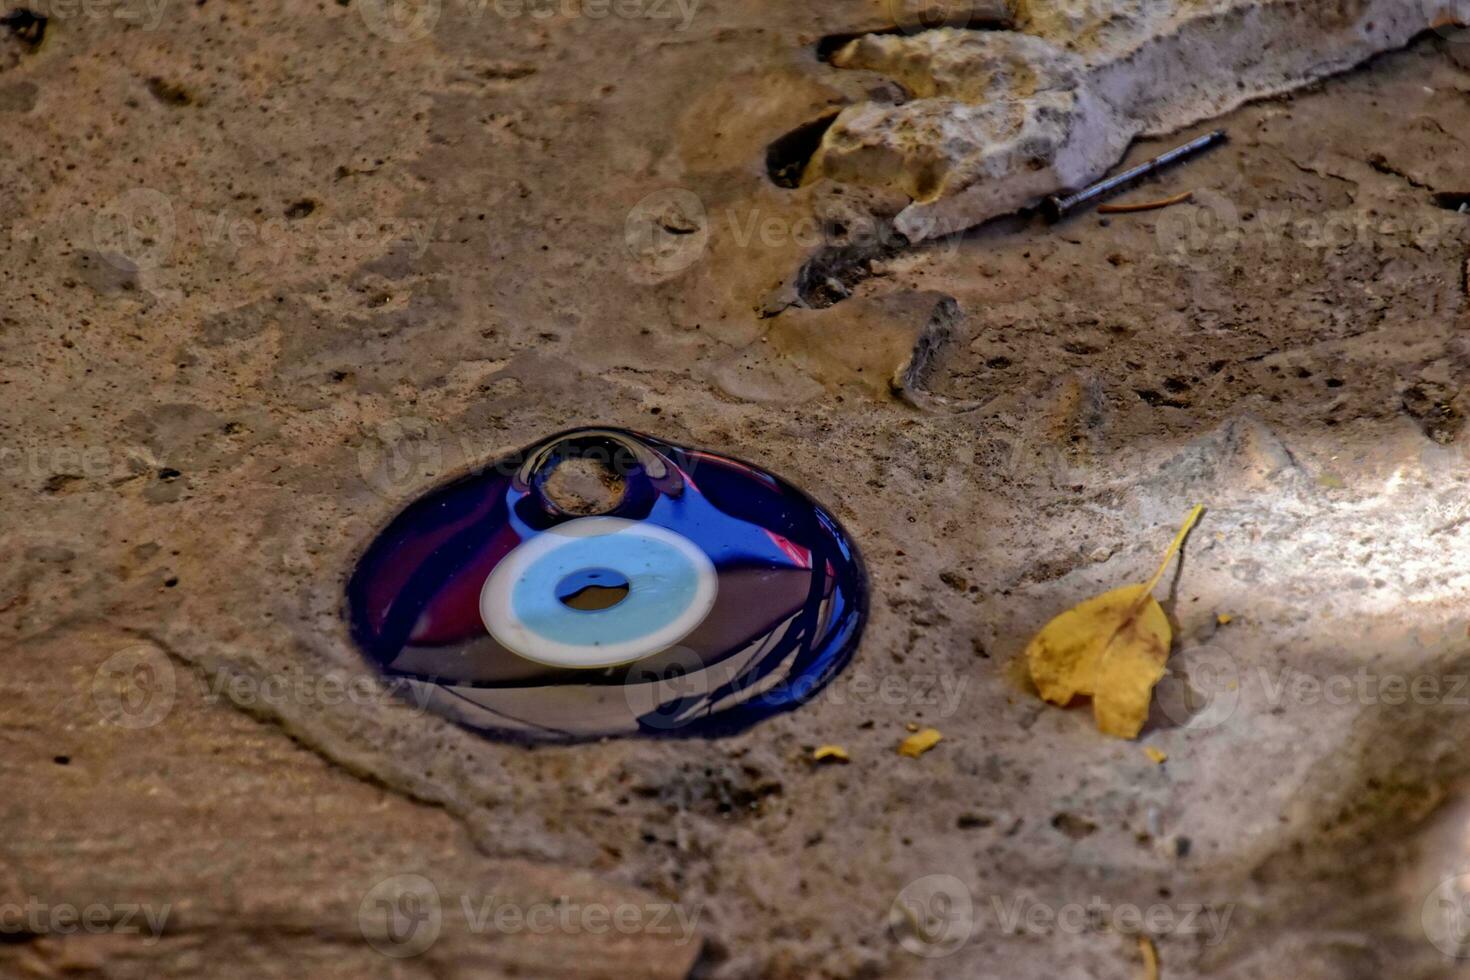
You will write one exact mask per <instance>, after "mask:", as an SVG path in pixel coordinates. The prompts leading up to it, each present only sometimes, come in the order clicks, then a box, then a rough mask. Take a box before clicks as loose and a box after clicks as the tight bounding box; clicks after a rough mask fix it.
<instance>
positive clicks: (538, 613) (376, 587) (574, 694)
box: [347, 428, 867, 741]
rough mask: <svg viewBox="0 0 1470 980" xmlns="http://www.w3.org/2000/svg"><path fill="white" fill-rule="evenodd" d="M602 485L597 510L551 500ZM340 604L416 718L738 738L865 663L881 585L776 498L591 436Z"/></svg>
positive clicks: (393, 542) (781, 495)
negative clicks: (874, 593)
mask: <svg viewBox="0 0 1470 980" xmlns="http://www.w3.org/2000/svg"><path fill="white" fill-rule="evenodd" d="M588 465H591V466H592V467H593V469H594V470H595V472H596V473H598V474H600V475H601V477H602V484H601V486H602V489H603V490H605V491H606V492H605V494H602V495H601V499H599V500H597V501H595V502H592V503H590V504H589V502H588V500H587V499H585V498H583V497H578V496H577V495H575V494H573V495H571V496H572V497H573V498H574V499H571V500H570V501H569V499H568V498H567V495H566V494H565V493H560V494H559V493H558V492H557V489H556V486H555V482H556V478H555V476H554V474H557V472H558V470H560V469H561V468H562V467H568V469H567V470H566V471H565V472H572V471H573V469H574V468H576V469H581V470H585V469H586V467H587V466H588ZM592 496H593V497H598V496H599V495H598V494H593V495H592ZM347 600H348V615H349V618H350V623H351V631H352V636H353V638H354V640H355V641H356V643H357V644H358V645H359V646H360V647H361V649H362V651H363V653H364V654H365V655H366V656H367V657H368V658H369V659H370V660H371V661H372V662H373V663H375V664H376V665H377V666H378V667H379V668H380V669H381V670H382V671H383V672H384V673H385V674H387V675H389V676H390V677H391V678H392V679H393V680H394V681H395V683H397V684H400V685H401V684H406V685H408V686H409V687H410V688H411V690H410V692H409V693H410V695H411V697H412V698H413V700H414V701H415V702H416V703H425V704H427V705H429V706H430V707H432V708H433V709H434V710H436V711H438V712H440V713H441V714H444V715H446V716H448V717H451V718H453V719H455V720H456V721H458V722H460V723H462V724H465V725H467V726H469V727H472V728H476V729H480V730H482V731H485V732H487V733H489V734H492V735H497V736H501V737H508V738H517V739H523V740H538V741H546V740H563V741H564V740H574V739H582V738H596V737H602V736H608V735H628V734H637V733H642V734H657V735H718V734H725V733H729V732H734V731H739V730H741V729H743V728H745V727H747V726H749V725H751V724H752V723H754V722H756V721H758V720H759V719H761V718H763V717H766V716H768V715H770V714H772V713H775V712H778V711H783V710H787V709H790V708H793V707H795V706H797V705H799V704H801V703H802V702H804V701H806V700H809V699H811V698H812V697H814V696H815V695H816V693H817V692H818V691H819V690H820V689H821V688H822V687H823V686H824V685H825V684H827V683H828V682H829V681H830V680H831V679H832V677H833V676H834V675H835V674H836V673H837V672H838V671H840V670H841V669H842V668H843V667H844V666H845V665H846V664H847V662H848V660H849V659H851V657H852V654H853V652H854V649H855V647H856V645H857V641H858V637H859V634H860V633H861V632H862V627H863V622H864V619H865V618H866V613H867V583H866V578H865V575H864V571H863V567H862V561H861V559H860V557H859V556H858V552H857V549H856V548H855V547H854V546H853V544H852V542H851V541H850V540H849V539H848V536H847V534H846V532H845V531H843V529H842V527H841V526H840V525H839V524H838V523H837V521H836V519H835V518H833V517H832V515H831V514H829V513H828V512H827V511H826V510H824V509H823V508H822V507H821V506H819V505H818V504H816V503H815V502H813V501H812V500H811V498H809V497H807V496H806V495H805V494H804V493H802V492H801V491H800V490H798V489H797V488H796V487H794V486H792V485H791V484H790V483H787V482H786V481H785V480H782V479H781V478H780V477H777V476H775V475H773V474H771V473H768V472H766V471H764V470H762V469H759V468H758V467H755V466H752V465H750V464H748V463H743V462H740V461H739V460H736V459H731V458H729V457H726V456H721V455H718V454H716V453H712V452H707V451H704V450H698V449H689V448H685V447H682V446H677V445H674V444H672V443H668V442H664V441H662V440H658V439H654V438H652V437H650V436H646V435H641V434H639V433H635V432H629V431H624V430H620V429H609V428H587V429H576V430H572V431H569V432H563V433H561V434H559V435H556V436H552V437H551V438H549V439H547V440H545V441H543V442H540V443H537V444H536V445H533V446H531V447H529V448H527V449H525V450H523V451H521V452H518V453H513V454H511V455H510V456H507V457H504V458H502V459H499V460H496V461H494V462H492V463H490V464H489V465H487V466H484V467H481V468H479V469H477V470H475V471H474V472H471V473H469V474H466V475H464V476H461V477H459V478H458V479H455V480H453V481H452V482H450V483H447V484H445V485H443V486H440V487H438V488H436V489H434V490H431V491H430V492H429V493H427V494H426V495H424V496H423V497H420V498H419V499H418V500H416V501H414V502H413V503H412V504H410V505H409V506H408V507H407V508H406V509H404V510H403V511H402V512H401V513H400V514H399V515H398V516H397V517H395V518H394V519H393V520H392V521H391V522H390V523H389V524H388V526H387V527H386V528H385V529H384V530H383V531H382V533H380V534H379V535H378V537H377V538H376V539H375V540H374V541H373V542H372V543H371V544H370V545H369V546H368V548H367V550H366V552H365V553H364V554H363V555H362V557H361V559H360V560H359V562H358V565H357V568H356V569H355V571H354V572H353V575H352V577H351V579H350V581H349V583H348V587H347Z"/></svg>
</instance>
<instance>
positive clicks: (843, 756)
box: [812, 745, 848, 762]
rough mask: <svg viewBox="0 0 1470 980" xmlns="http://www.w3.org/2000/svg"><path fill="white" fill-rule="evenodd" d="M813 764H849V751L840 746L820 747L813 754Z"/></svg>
mask: <svg viewBox="0 0 1470 980" xmlns="http://www.w3.org/2000/svg"><path fill="white" fill-rule="evenodd" d="M812 761H813V762H847V761H848V758H847V750H846V749H844V748H843V747H842V746H840V745H819V746H817V748H816V749H815V751H813V752H812Z"/></svg>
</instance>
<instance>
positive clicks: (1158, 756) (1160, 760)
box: [1143, 745, 1169, 766]
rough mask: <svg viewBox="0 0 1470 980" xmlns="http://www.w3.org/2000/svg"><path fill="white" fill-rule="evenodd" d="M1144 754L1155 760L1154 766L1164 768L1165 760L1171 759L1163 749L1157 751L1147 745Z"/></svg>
mask: <svg viewBox="0 0 1470 980" xmlns="http://www.w3.org/2000/svg"><path fill="white" fill-rule="evenodd" d="M1143 754H1144V755H1146V756H1148V757H1149V758H1150V759H1152V760H1154V765H1157V766H1162V765H1163V764H1164V760H1165V759H1167V758H1169V753H1167V752H1165V751H1164V750H1163V749H1156V748H1154V747H1153V746H1152V745H1145V746H1144V747H1143Z"/></svg>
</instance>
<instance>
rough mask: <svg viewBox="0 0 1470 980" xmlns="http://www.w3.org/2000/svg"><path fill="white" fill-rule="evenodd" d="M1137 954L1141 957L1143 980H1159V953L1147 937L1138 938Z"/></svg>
mask: <svg viewBox="0 0 1470 980" xmlns="http://www.w3.org/2000/svg"><path fill="white" fill-rule="evenodd" d="M1138 952H1139V953H1140V954H1141V955H1142V956H1143V980H1159V951H1158V948H1157V947H1155V946H1154V941H1153V940H1152V939H1150V938H1149V937H1147V936H1139V937H1138Z"/></svg>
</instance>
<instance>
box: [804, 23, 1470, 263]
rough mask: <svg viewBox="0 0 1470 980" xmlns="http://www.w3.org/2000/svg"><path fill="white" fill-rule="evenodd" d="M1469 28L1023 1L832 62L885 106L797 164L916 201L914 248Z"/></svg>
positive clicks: (909, 233) (834, 131)
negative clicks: (875, 82)
mask: <svg viewBox="0 0 1470 980" xmlns="http://www.w3.org/2000/svg"><path fill="white" fill-rule="evenodd" d="M1455 17H1459V18H1462V19H1463V18H1470V7H1467V6H1466V5H1464V4H1463V3H1454V2H1446V0H1334V2H1330V3H1313V2H1302V0H1264V2H1263V0H1195V2H1188V3H1184V2H1179V0H1114V2H1092V3H1085V4H1079V5H1072V4H1067V3H1059V4H1050V3H1037V2H1027V3H1022V4H1020V5H1019V6H1018V10H1017V16H1016V19H1015V31H1014V32H1012V31H993V30H972V29H957V28H954V27H942V28H939V29H935V30H926V31H919V32H914V31H905V32H900V33H898V34H892V35H876V34H872V35H867V36H864V37H860V38H857V39H854V40H852V41H850V42H848V43H847V44H846V45H845V46H843V47H841V48H839V49H838V50H836V51H835V52H834V53H833V55H832V58H831V63H832V64H833V65H834V66H836V67H838V68H843V69H848V70H853V71H862V72H866V73H873V74H876V75H879V76H882V77H886V78H889V79H892V80H893V81H894V82H895V83H897V84H898V86H899V87H900V89H901V90H902V93H903V96H902V98H900V99H899V100H897V101H896V102H888V101H884V102H862V103H859V104H857V105H853V106H849V107H847V108H844V109H843V110H842V112H841V113H840V114H839V115H838V117H837V119H836V120H835V121H834V122H833V124H832V126H831V128H830V129H828V130H827V133H826V135H825V137H824V139H823V142H822V145H821V147H820V148H819V149H818V150H817V152H816V154H815V156H814V157H813V158H812V161H811V163H810V165H809V167H808V169H807V173H806V179H808V180H813V179H818V178H822V177H826V178H831V179H833V180H837V181H842V182H846V183H857V184H865V185H876V186H880V187H883V188H885V189H887V190H890V191H894V192H897V193H900V194H902V195H904V196H905V197H907V198H908V199H909V200H910V201H911V202H912V203H910V204H908V205H907V206H906V207H905V208H904V209H903V211H902V212H901V213H899V214H898V216H897V218H896V221H895V224H896V226H897V228H898V230H899V231H901V232H902V233H903V234H904V235H905V236H906V237H907V238H909V239H910V240H913V241H920V240H923V239H926V238H933V237H936V236H940V235H946V234H950V233H952V232H955V231H960V230H963V229H965V228H968V227H971V226H973V225H976V224H979V223H981V222H983V221H985V220H987V219H990V218H994V217H996V216H998V215H1002V214H1007V213H1010V212H1012V211H1016V210H1018V209H1020V208H1023V207H1027V206H1029V205H1032V204H1035V203H1036V202H1037V201H1038V200H1039V199H1040V198H1042V197H1043V196H1045V195H1047V194H1050V193H1053V192H1056V191H1058V190H1061V189H1078V188H1081V187H1083V186H1085V185H1086V184H1088V183H1090V182H1091V181H1093V180H1095V179H1097V178H1098V177H1100V176H1102V175H1103V174H1104V173H1105V172H1106V171H1107V169H1108V168H1109V167H1111V166H1112V165H1113V164H1114V163H1116V162H1117V160H1118V158H1119V156H1120V155H1121V154H1122V152H1123V150H1124V149H1125V148H1127V146H1128V145H1129V144H1130V143H1131V142H1132V141H1133V140H1134V139H1135V138H1136V137H1138V136H1140V135H1149V136H1159V135H1164V134H1167V133H1170V132H1174V131H1177V130H1179V129H1182V128H1183V127H1186V126H1189V125H1192V124H1194V123H1197V122H1199V121H1201V120H1204V119H1208V118H1211V117H1213V116H1216V115H1218V114H1220V113H1221V112H1224V111H1225V110H1227V109H1230V108H1233V107H1235V106H1238V105H1240V104H1242V103H1244V102H1247V101H1249V100H1251V99H1256V98H1260V97H1262V96H1265V95H1273V94H1276V93H1279V92H1283V91H1287V90H1290V89H1292V88H1295V87H1298V86H1300V85H1302V84H1304V83H1307V82H1310V81H1312V80H1314V79H1318V78H1322V77H1324V76H1327V75H1331V74H1333V73H1335V72H1339V71H1342V70H1344V69H1346V68H1348V67H1351V66H1352V65H1354V64H1357V63H1359V62H1361V61H1363V60H1364V59H1366V58H1368V57H1370V56H1372V55H1374V54H1377V53H1379V52H1381V51H1385V50H1389V49H1391V48H1396V47H1400V46H1402V45H1403V44H1405V43H1406V42H1407V41H1408V40H1409V39H1410V38H1412V37H1414V36H1415V35H1416V34H1419V33H1422V32H1424V31H1427V30H1429V29H1430V26H1431V25H1432V24H1436V23H1443V22H1444V21H1445V20H1447V19H1451V18H1455Z"/></svg>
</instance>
